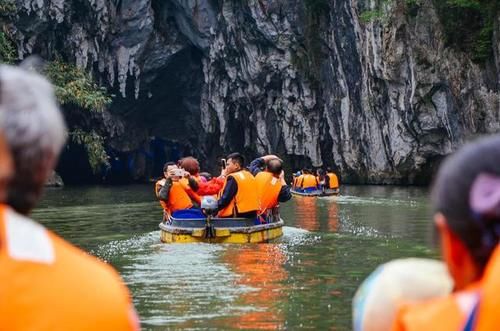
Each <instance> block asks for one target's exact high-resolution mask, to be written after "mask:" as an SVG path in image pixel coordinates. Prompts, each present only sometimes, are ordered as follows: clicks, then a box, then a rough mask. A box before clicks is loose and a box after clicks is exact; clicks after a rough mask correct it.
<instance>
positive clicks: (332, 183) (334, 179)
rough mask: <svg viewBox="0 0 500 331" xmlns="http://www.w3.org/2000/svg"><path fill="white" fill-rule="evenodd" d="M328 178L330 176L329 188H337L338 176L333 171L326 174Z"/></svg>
mask: <svg viewBox="0 0 500 331" xmlns="http://www.w3.org/2000/svg"><path fill="white" fill-rule="evenodd" d="M326 175H327V176H328V178H330V187H329V188H332V189H333V188H339V178H338V177H337V175H336V174H334V173H333V172H329V173H327V174H326Z"/></svg>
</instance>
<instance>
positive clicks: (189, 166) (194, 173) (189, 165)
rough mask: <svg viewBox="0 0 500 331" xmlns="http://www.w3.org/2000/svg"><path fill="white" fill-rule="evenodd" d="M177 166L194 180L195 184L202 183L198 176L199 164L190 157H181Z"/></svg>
mask: <svg viewBox="0 0 500 331" xmlns="http://www.w3.org/2000/svg"><path fill="white" fill-rule="evenodd" d="M177 166H178V167H179V168H181V169H184V170H185V171H187V172H189V175H190V177H191V178H193V179H194V180H196V182H197V183H200V182H202V181H203V179H202V177H201V175H200V163H199V162H198V160H197V159H196V158H194V157H192V156H186V157H183V158H182V159H180V160H179V162H177Z"/></svg>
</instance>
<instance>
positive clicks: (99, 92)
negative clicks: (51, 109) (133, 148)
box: [45, 60, 111, 112]
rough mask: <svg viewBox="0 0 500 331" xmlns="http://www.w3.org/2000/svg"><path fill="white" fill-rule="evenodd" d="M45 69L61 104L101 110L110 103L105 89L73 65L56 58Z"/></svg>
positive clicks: (92, 110) (93, 110)
mask: <svg viewBox="0 0 500 331" xmlns="http://www.w3.org/2000/svg"><path fill="white" fill-rule="evenodd" d="M45 70H46V71H45V72H46V74H47V77H48V78H49V79H50V80H51V81H52V83H53V84H54V87H55V91H56V96H57V99H58V100H59V102H60V103H61V105H66V104H72V105H75V106H77V107H80V108H82V109H83V110H88V111H91V112H102V111H103V110H104V109H105V108H106V107H107V106H108V105H109V104H110V103H111V97H110V96H109V95H108V93H107V92H106V89H105V88H103V87H100V86H98V85H97V84H96V83H94V80H93V79H92V77H90V75H89V74H87V73H85V72H84V71H83V70H81V69H79V68H77V67H76V66H74V65H71V64H68V63H64V62H62V61H59V60H56V61H53V62H50V63H49V64H48V65H47V67H46V69H45Z"/></svg>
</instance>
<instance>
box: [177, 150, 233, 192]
mask: <svg viewBox="0 0 500 331" xmlns="http://www.w3.org/2000/svg"><path fill="white" fill-rule="evenodd" d="M195 160H196V159H195ZM196 162H197V161H196ZM183 165H184V163H183ZM186 166H187V168H186V167H184V169H186V171H189V172H190V173H195V176H196V169H197V174H198V177H199V178H200V180H198V190H196V194H197V195H198V198H199V199H200V201H201V197H202V196H205V195H213V196H215V195H217V194H218V193H219V192H220V191H221V190H222V187H223V186H224V183H225V182H226V180H225V177H213V178H212V176H211V175H210V174H209V173H207V172H204V173H199V166H198V167H197V168H196V167H190V166H189V165H186ZM191 169H193V171H191Z"/></svg>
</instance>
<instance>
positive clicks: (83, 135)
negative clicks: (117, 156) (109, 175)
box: [69, 129, 110, 173]
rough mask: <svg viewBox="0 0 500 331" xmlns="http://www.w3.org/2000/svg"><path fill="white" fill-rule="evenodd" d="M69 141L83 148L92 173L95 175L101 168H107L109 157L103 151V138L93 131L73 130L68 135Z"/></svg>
mask: <svg viewBox="0 0 500 331" xmlns="http://www.w3.org/2000/svg"><path fill="white" fill-rule="evenodd" d="M69 136H70V138H71V140H72V141H73V142H75V143H77V144H79V145H83V146H84V147H85V151H86V152H87V156H88V158H89V164H90V167H91V168H92V170H93V171H94V173H97V172H98V171H99V170H100V169H101V166H106V167H109V166H110V164H109V156H108V154H107V153H106V150H105V149H104V138H103V137H102V136H100V135H99V134H98V133H96V132H95V131H94V130H91V131H90V132H87V131H83V130H81V129H75V130H73V131H71V132H70V133H69Z"/></svg>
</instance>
